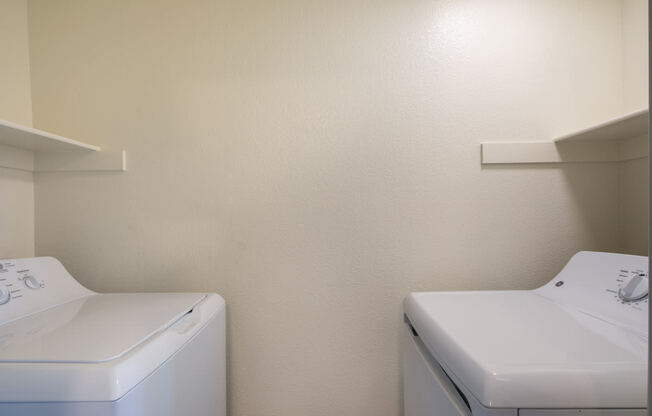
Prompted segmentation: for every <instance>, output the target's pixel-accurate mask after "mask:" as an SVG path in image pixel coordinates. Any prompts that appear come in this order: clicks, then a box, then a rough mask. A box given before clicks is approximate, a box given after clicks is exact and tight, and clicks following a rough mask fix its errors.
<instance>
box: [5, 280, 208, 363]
mask: <svg viewBox="0 0 652 416" xmlns="http://www.w3.org/2000/svg"><path fill="white" fill-rule="evenodd" d="M205 297H206V295H205V294H202V293H138V294H92V295H89V296H85V297H82V298H80V299H77V300H74V301H71V302H68V303H64V304H62V305H59V306H56V307H53V308H50V309H47V310H45V311H42V312H39V313H36V314H33V315H29V316H27V317H25V318H21V319H18V320H15V321H12V322H10V323H8V324H5V325H2V326H0V363H3V362H4V363H7V362H14V363H17V362H23V363H27V362H32V363H36V362H40V363H100V362H105V361H109V360H113V359H116V358H119V357H121V356H122V355H124V354H126V353H127V352H129V351H130V350H132V349H133V348H135V347H137V346H138V345H140V344H141V343H143V342H145V341H146V340H148V339H149V338H150V337H152V336H153V335H155V334H156V333H158V332H160V331H162V330H164V329H165V328H167V327H168V326H170V325H171V324H172V323H174V322H175V321H177V320H178V319H179V318H180V317H182V316H183V315H184V314H186V313H187V312H189V311H190V310H192V308H193V307H194V306H195V305H197V304H198V303H199V302H200V301H201V300H202V299H204V298H205Z"/></svg>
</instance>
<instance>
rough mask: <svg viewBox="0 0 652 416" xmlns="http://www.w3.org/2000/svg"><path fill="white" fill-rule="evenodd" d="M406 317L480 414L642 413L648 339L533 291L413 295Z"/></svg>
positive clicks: (406, 309) (644, 405) (406, 308)
mask: <svg viewBox="0 0 652 416" xmlns="http://www.w3.org/2000/svg"><path fill="white" fill-rule="evenodd" d="M405 312H406V314H407V316H408V318H409V319H410V322H411V323H412V325H413V326H414V327H415V329H416V330H417V332H418V333H419V336H420V337H421V338H422V339H423V341H424V343H425V344H426V346H427V347H428V349H429V350H430V351H431V353H432V354H433V355H434V356H435V358H436V359H437V360H439V361H440V363H441V364H442V365H443V366H444V367H445V368H446V370H447V371H450V372H451V373H452V376H453V377H454V378H456V381H458V382H460V383H462V384H463V385H464V386H465V387H466V388H467V389H468V390H469V391H471V392H472V394H473V395H474V396H475V397H476V398H477V399H478V400H479V401H480V402H481V403H482V404H483V405H485V406H489V407H506V408H527V407H529V408H644V407H646V385H647V339H646V338H644V337H642V336H641V335H640V334H637V333H636V332H634V331H631V330H629V329H627V328H624V327H622V326H618V325H615V324H613V323H610V322H608V321H605V320H603V319H599V318H597V317H594V316H591V315H589V314H586V313H584V312H581V311H579V310H577V309H573V308H570V307H566V306H563V305H560V304H558V303H555V302H554V301H552V300H551V299H548V298H546V297H544V296H542V295H540V294H537V293H536V292H534V291H493V292H439V293H413V294H411V295H409V296H408V297H407V299H406V301H405Z"/></svg>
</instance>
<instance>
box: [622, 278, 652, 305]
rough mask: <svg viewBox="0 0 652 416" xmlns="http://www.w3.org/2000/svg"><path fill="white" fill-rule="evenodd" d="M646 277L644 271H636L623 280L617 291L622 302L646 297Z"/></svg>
mask: <svg viewBox="0 0 652 416" xmlns="http://www.w3.org/2000/svg"><path fill="white" fill-rule="evenodd" d="M647 291H648V278H647V275H646V274H645V273H638V274H636V275H635V276H632V277H630V278H629V280H625V281H624V282H623V284H622V286H621V287H620V290H619V291H618V297H619V298H620V299H621V300H622V301H623V302H634V301H637V300H641V299H644V298H645V297H647Z"/></svg>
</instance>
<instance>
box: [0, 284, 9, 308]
mask: <svg viewBox="0 0 652 416" xmlns="http://www.w3.org/2000/svg"><path fill="white" fill-rule="evenodd" d="M9 299H11V294H10V293H9V289H7V288H6V287H0V305H4V304H5V303H7V302H9Z"/></svg>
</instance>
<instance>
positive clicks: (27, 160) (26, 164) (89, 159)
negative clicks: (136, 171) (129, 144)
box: [0, 120, 126, 172]
mask: <svg viewBox="0 0 652 416" xmlns="http://www.w3.org/2000/svg"><path fill="white" fill-rule="evenodd" d="M0 167H3V168H9V169H19V170H25V171H31V172H60V171H124V170H126V153H125V152H124V151H117V152H106V151H101V149H100V147H98V146H94V145H92V144H88V143H83V142H80V141H77V140H73V139H69V138H67V137H63V136H59V135H56V134H52V133H48V132H46V131H42V130H38V129H34V128H32V127H27V126H22V125H20V124H16V123H12V122H10V121H5V120H0Z"/></svg>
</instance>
